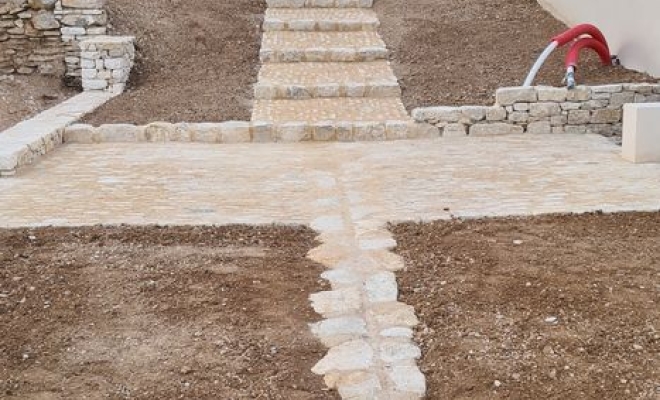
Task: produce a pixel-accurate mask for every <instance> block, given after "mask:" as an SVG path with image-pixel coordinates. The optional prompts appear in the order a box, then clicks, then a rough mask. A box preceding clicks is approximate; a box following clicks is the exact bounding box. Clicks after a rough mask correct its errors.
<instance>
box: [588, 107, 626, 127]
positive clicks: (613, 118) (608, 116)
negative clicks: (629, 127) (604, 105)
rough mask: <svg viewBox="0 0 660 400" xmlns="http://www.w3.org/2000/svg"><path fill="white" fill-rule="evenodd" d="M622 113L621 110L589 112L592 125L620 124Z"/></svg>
mask: <svg viewBox="0 0 660 400" xmlns="http://www.w3.org/2000/svg"><path fill="white" fill-rule="evenodd" d="M622 118H623V112H622V110H621V109H604V110H594V111H592V112H591V121H590V122H591V123H592V124H613V123H617V122H621V119H622Z"/></svg>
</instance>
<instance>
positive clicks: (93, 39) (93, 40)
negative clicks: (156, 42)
mask: <svg viewBox="0 0 660 400" xmlns="http://www.w3.org/2000/svg"><path fill="white" fill-rule="evenodd" d="M134 42H135V36H109V35H101V36H90V37H86V38H84V39H81V40H80V43H85V44H106V43H108V44H124V43H134Z"/></svg>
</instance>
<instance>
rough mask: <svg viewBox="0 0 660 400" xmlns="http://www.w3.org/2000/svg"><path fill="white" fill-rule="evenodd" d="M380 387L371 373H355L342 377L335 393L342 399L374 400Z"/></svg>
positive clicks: (376, 378) (378, 381) (376, 377)
mask: <svg viewBox="0 0 660 400" xmlns="http://www.w3.org/2000/svg"><path fill="white" fill-rule="evenodd" d="M381 389H382V386H381V384H380V380H379V379H378V376H376V375H375V374H373V373H364V372H357V373H352V374H350V375H348V376H345V377H342V379H341V380H340V382H339V383H338V385H337V391H338V392H339V395H340V396H341V397H342V398H343V399H375V398H377V397H376V396H377V394H378V393H379V392H380V391H381Z"/></svg>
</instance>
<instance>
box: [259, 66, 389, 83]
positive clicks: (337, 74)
mask: <svg viewBox="0 0 660 400" xmlns="http://www.w3.org/2000/svg"><path fill="white" fill-rule="evenodd" d="M377 82H393V83H396V82H397V79H396V77H395V76H394V73H393V72H392V68H391V67H390V64H389V62H388V61H372V62H354V63H341V62H326V63H310V62H303V63H266V64H264V65H263V66H262V67H261V71H260V72H259V84H262V83H263V84H274V85H300V86H312V85H325V84H346V83H362V84H364V83H377Z"/></svg>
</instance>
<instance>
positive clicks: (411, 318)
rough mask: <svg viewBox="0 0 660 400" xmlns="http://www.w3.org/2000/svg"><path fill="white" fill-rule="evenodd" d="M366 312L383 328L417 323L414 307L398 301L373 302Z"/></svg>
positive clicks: (408, 325)
mask: <svg viewBox="0 0 660 400" xmlns="http://www.w3.org/2000/svg"><path fill="white" fill-rule="evenodd" d="M368 314H369V316H370V318H373V319H374V321H376V322H377V323H378V325H380V326H381V327H383V328H387V327H395V326H399V327H406V326H407V327H413V326H415V325H417V324H418V323H419V321H418V319H417V316H416V315H415V309H414V308H413V307H412V306H409V305H407V304H404V303H400V302H392V303H377V304H373V305H372V306H370V307H369V310H368Z"/></svg>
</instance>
